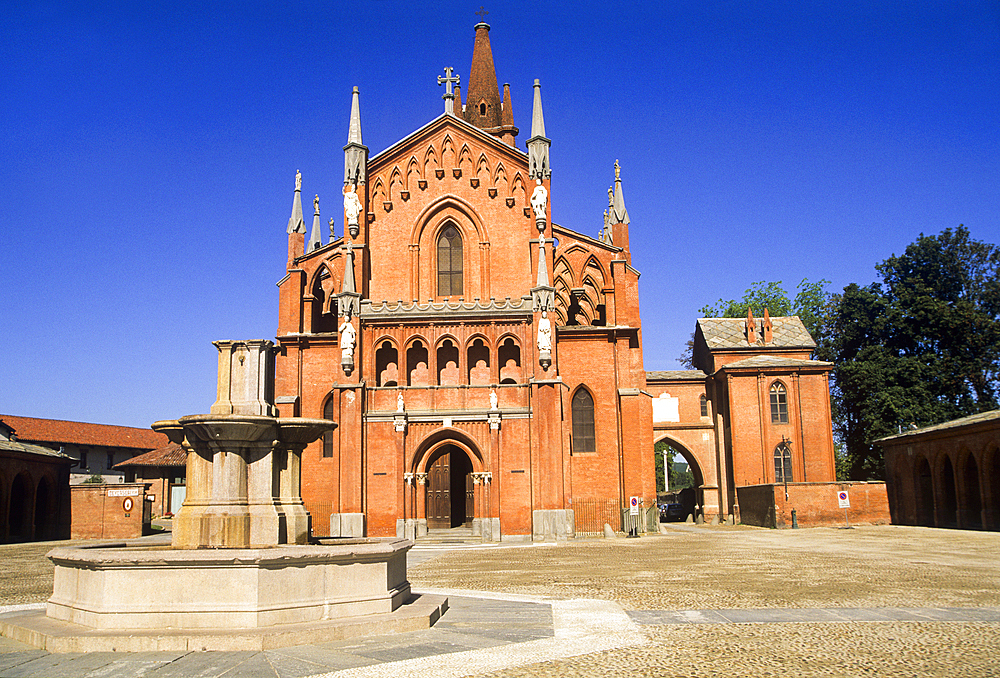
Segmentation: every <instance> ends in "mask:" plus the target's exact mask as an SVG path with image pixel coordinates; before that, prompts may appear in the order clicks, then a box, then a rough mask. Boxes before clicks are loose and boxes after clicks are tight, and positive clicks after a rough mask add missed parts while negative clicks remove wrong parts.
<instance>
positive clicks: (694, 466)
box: [653, 434, 705, 487]
mask: <svg viewBox="0 0 1000 678" xmlns="http://www.w3.org/2000/svg"><path fill="white" fill-rule="evenodd" d="M663 441H666V442H667V443H668V444H669V445H670V447H672V448H673V449H675V450H676V451H677V452H679V453H680V455H681V456H682V457H684V461H686V462H687V463H688V467H689V468H690V469H691V475H693V476H694V483H695V485H696V486H697V487H701V486H703V485H704V484H705V473H704V471H703V470H702V468H701V465H700V464H699V463H698V458H697V457H696V456H695V455H694V453H693V452H692V451H691V450H690V449H688V447H687V446H686V445H685V444H684V443H682V442H681V441H679V440H677V438H674V437H673V436H671V435H669V434H667V435H662V436H660V437H659V438H657V439H656V440H654V441H653V446H654V447H655V446H656V444H657V443H659V442H663Z"/></svg>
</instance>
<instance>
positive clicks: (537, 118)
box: [531, 78, 545, 139]
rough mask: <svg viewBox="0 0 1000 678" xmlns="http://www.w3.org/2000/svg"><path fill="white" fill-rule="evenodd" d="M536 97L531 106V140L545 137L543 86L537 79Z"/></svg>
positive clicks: (535, 86)
mask: <svg viewBox="0 0 1000 678" xmlns="http://www.w3.org/2000/svg"><path fill="white" fill-rule="evenodd" d="M534 89H535V95H534V101H533V102H532V105H531V138H532V139H533V138H535V137H543V138H544V137H545V118H544V116H542V85H541V83H539V82H538V78H535V85H534Z"/></svg>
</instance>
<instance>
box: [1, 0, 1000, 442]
mask: <svg viewBox="0 0 1000 678" xmlns="http://www.w3.org/2000/svg"><path fill="white" fill-rule="evenodd" d="M664 5H665V6H664V7H657V6H656V4H655V3H608V2H600V3H598V2H591V3H586V2H585V3H576V4H575V5H565V4H564V3H550V2H531V3H527V2H525V3H520V2H518V3H512V2H508V3H503V4H495V5H492V6H488V7H487V9H488V10H489V11H490V14H489V16H488V17H487V21H488V22H489V23H490V24H491V26H492V31H491V33H490V36H491V40H492V45H493V55H494V59H495V62H496V68H497V75H498V78H499V80H500V83H501V84H503V83H504V82H509V83H510V84H511V95H512V100H513V106H514V122H515V124H516V125H518V126H519V127H520V128H521V130H522V131H521V134H520V136H519V139H518V142H519V144H520V146H521V147H522V148H523V145H524V142H525V141H526V140H527V137H528V131H529V129H530V115H531V84H532V81H533V80H534V78H539V79H540V80H541V83H542V98H543V101H544V107H545V123H546V132H547V134H548V136H549V137H550V138H551V139H552V150H551V158H552V167H553V178H552V195H551V199H552V214H553V220H554V221H555V222H557V223H560V224H562V225H564V226H567V227H570V228H573V229H575V230H578V231H582V232H584V233H588V234H590V235H596V234H597V231H598V229H599V228H600V226H601V222H602V216H601V215H602V211H603V209H604V207H605V205H606V204H607V188H608V185H609V184H610V183H611V181H612V180H613V177H614V174H613V164H614V161H615V159H618V160H619V161H620V163H621V168H622V180H623V182H624V191H625V198H626V204H627V206H628V209H629V213H630V215H631V219H632V225H631V239H632V245H633V263H634V265H635V266H636V268H638V269H639V270H640V271H641V272H642V278H641V281H640V286H641V304H642V318H643V340H644V347H645V364H646V369H649V370H655V369H674V368H676V363H675V358H676V357H677V356H678V355H679V354H680V353H681V351H682V349H683V346H684V342H685V341H686V340H687V338H688V336H689V334H690V332H691V331H692V329H693V326H694V321H695V318H696V317H697V311H698V309H699V308H701V307H702V306H704V305H705V304H707V303H711V302H714V301H715V300H717V299H718V298H720V297H725V298H733V297H738V296H740V295H742V293H743V290H745V289H746V288H747V287H748V286H749V285H750V284H751V283H752V282H754V281H758V280H780V281H782V282H784V284H785V286H786V288H788V289H789V291H790V292H793V293H794V287H795V285H796V284H797V283H798V282H799V281H800V280H802V279H803V278H809V279H810V280H818V279H821V278H826V279H828V280H830V281H831V283H832V284H831V285H830V289H834V290H839V289H842V288H843V287H844V285H846V284H848V283H850V282H859V283H863V284H866V283H868V282H871V281H873V280H874V279H875V277H876V273H875V270H874V265H875V264H876V263H878V262H880V261H882V260H884V259H885V258H887V257H889V256H890V255H892V254H893V253H897V254H898V253H900V252H902V250H903V249H904V248H905V247H906V245H907V244H908V243H910V242H912V241H913V240H914V239H915V238H916V237H917V235H918V234H919V233H921V232H924V233H938V232H940V231H941V230H943V229H944V228H947V227H955V226H957V225H958V224H960V223H964V224H965V225H966V226H968V227H969V229H970V230H971V232H972V235H973V237H974V238H976V239H979V240H986V241H989V242H993V243H996V242H998V241H1000V218H998V209H1000V141H998V136H1000V4H998V2H996V1H995V0H994V1H992V2H988V1H978V2H977V1H970V2H950V1H949V2H946V1H944V0H941V1H937V2H911V1H905V2H904V1H902V0H900V1H898V2H877V1H876V2H812V1H809V2H801V1H797V2H774V1H759V0H738V1H733V2H722V1H719V2H716V1H711V0H710V1H709V2H699V3H664ZM101 6H102V7H101V9H100V10H97V9H95V7H96V5H95V4H94V3H79V4H71V3H60V2H17V1H15V0H7V1H6V2H4V3H3V4H2V6H0V64H2V74H3V75H2V80H0V110H2V111H3V113H2V118H0V119H2V130H3V134H2V135H0V233H2V241H0V243H2V246H0V252H2V264H0V285H2V287H0V289H2V295H3V296H2V299H3V304H2V313H3V318H4V322H3V327H2V330H0V337H2V339H3V346H4V349H5V353H6V355H5V357H4V359H3V365H4V368H3V370H2V378H0V413H8V414H18V415H25V416H37V417H47V418H58V419H71V420H80V421H93V422H101V423H112V424H124V425H132V426H148V425H149V424H150V423H151V422H153V421H155V420H157V419H165V418H176V417H179V416H182V415H185V414H192V413H200V412H206V411H207V410H208V408H209V406H210V405H211V403H212V401H213V400H214V399H215V372H216V353H215V349H214V348H213V347H212V345H211V343H210V342H211V341H212V340H214V339H250V338H272V339H273V337H274V334H275V330H276V328H277V313H278V304H277V302H278V292H277V288H276V287H275V282H277V281H278V280H279V279H280V278H281V277H282V275H283V274H284V264H285V259H286V238H285V226H286V224H287V221H288V215H289V210H290V207H291V199H292V189H293V185H294V176H295V170H296V169H301V171H302V174H303V194H304V195H305V196H308V197H310V198H311V196H312V195H313V194H314V193H318V194H319V195H320V199H321V207H324V208H325V209H324V213H325V216H324V221H326V219H327V218H328V217H329V216H331V215H333V214H334V213H335V212H336V213H339V201H338V196H339V192H340V185H341V182H342V177H343V153H342V150H341V149H342V147H343V145H344V144H345V143H346V140H347V123H348V113H349V107H350V92H351V87H352V86H354V85H357V86H358V87H359V88H360V90H361V115H362V126H363V130H364V141H365V143H366V145H367V146H368V147H369V148H370V149H371V151H372V154H374V153H377V152H378V151H380V150H382V149H384V148H385V147H387V146H388V145H390V144H391V143H393V142H394V141H396V140H398V139H400V138H402V137H404V136H405V135H406V134H408V133H409V132H411V131H412V130H414V129H416V128H417V127H419V126H421V125H423V124H424V123H426V122H427V121H429V120H430V119H432V118H433V117H435V116H436V115H438V114H439V113H440V112H441V110H442V105H443V104H442V101H441V93H442V88H439V87H438V85H437V83H436V77H437V76H438V75H439V74H441V73H442V72H443V70H442V69H443V67H445V66H454V67H455V68H456V69H457V71H458V73H459V74H460V75H461V77H462V79H463V81H465V80H467V78H468V72H469V65H470V62H471V58H472V43H473V28H472V27H473V25H474V24H475V22H476V20H477V17H476V16H475V14H474V12H475V11H476V10H477V9H478V8H479V3H478V2H476V3H475V4H473V3H461V2H434V3H414V2H396V1H382V2H360V1H359V2H354V3H339V2H308V1H296V2H288V3H284V2H282V3H277V2H268V3H257V2H239V3H224V4H223V3H212V2H205V3H194V4H190V5H188V4H186V3H183V2H122V3H108V4H107V5H105V3H101ZM304 202H309V201H308V200H305V201H304ZM306 211H307V212H309V213H310V214H311V210H310V209H309V208H308V206H307V209H306ZM340 228H341V226H338V234H339V233H340Z"/></svg>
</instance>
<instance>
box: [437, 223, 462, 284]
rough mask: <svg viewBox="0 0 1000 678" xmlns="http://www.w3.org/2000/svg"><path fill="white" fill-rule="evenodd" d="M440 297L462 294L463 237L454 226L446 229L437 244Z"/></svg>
mask: <svg viewBox="0 0 1000 678" xmlns="http://www.w3.org/2000/svg"><path fill="white" fill-rule="evenodd" d="M437 255H438V296H439V297H451V296H461V294H462V236H461V235H459V233H458V231H457V230H455V227H454V226H449V227H448V228H446V229H444V231H443V232H442V233H441V236H440V237H439V238H438V243H437Z"/></svg>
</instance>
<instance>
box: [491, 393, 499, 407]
mask: <svg viewBox="0 0 1000 678" xmlns="http://www.w3.org/2000/svg"><path fill="white" fill-rule="evenodd" d="M498 403H499V401H498V400H497V390H496V389H495V388H492V389H490V409H491V410H495V409H497V405H498Z"/></svg>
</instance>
